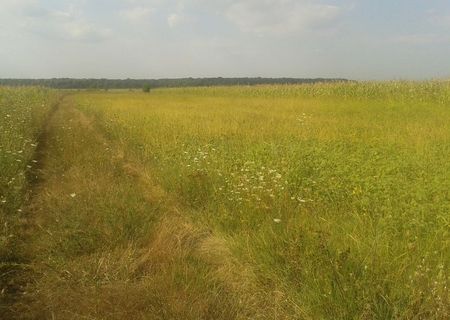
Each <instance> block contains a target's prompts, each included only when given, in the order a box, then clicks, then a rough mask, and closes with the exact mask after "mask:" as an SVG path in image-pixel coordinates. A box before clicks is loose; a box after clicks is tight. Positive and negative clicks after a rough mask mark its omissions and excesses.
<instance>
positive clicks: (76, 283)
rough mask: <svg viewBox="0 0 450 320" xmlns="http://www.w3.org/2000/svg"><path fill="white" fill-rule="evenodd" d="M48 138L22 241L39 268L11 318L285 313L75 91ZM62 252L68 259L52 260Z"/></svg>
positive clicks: (49, 125)
mask: <svg viewBox="0 0 450 320" xmlns="http://www.w3.org/2000/svg"><path fill="white" fill-rule="evenodd" d="M40 137H41V138H40V148H39V150H38V151H37V152H38V154H37V157H38V159H39V162H40V167H39V169H38V170H37V171H36V172H35V173H36V175H37V176H33V177H30V179H32V180H33V181H34V183H33V184H32V191H31V194H32V196H31V197H30V199H29V204H28V205H27V210H26V211H27V212H28V215H27V217H28V218H27V221H26V223H25V224H24V228H23V246H22V247H21V255H22V256H23V261H25V262H26V263H27V264H29V267H30V268H29V269H28V270H27V272H26V273H22V274H20V275H18V276H20V279H21V280H20V281H21V282H22V283H19V284H18V285H20V286H21V288H20V289H17V290H15V291H14V292H11V293H13V294H15V297H14V299H12V300H11V303H12V306H11V311H12V313H11V314H10V315H9V318H11V319H13V318H17V319H27V318H29V319H31V318H34V319H37V318H39V319H45V318H49V319H53V318H54V319H80V318H82V317H88V318H89V319H106V318H107V319H126V318H130V319H139V318H142V319H147V318H148V316H151V319H181V318H183V319H189V318H191V319H198V318H205V319H231V318H235V317H236V315H237V314H238V313H239V314H241V315H242V316H244V315H245V316H248V317H252V318H261V317H264V316H265V315H266V314H265V313H266V312H267V311H268V310H269V308H270V309H271V312H277V311H276V308H277V307H276V306H275V305H274V303H273V302H272V301H265V298H263V297H262V296H261V297H259V296H258V287H257V285H256V283H255V282H254V275H253V274H252V272H251V270H250V268H249V267H246V266H244V265H238V264H239V263H238V262H237V261H236V260H234V259H233V257H232V254H231V252H230V251H229V249H228V248H227V244H226V241H225V239H224V238H221V237H219V236H216V235H214V234H213V233H212V232H211V230H208V229H202V228H200V227H198V226H194V225H193V224H192V223H191V222H190V221H189V219H188V217H186V216H185V215H184V214H183V212H182V208H181V206H180V205H179V204H177V203H176V202H175V201H174V200H173V199H171V197H170V195H168V194H167V193H166V192H165V191H164V190H163V189H162V188H161V186H159V185H156V184H155V183H154V182H153V180H152V177H151V174H150V173H149V172H148V170H147V168H144V167H143V166H142V165H140V164H139V163H138V162H136V161H134V160H133V159H131V158H129V157H128V156H127V155H126V150H124V149H123V148H122V147H121V146H120V145H117V144H112V143H111V141H109V140H108V139H107V138H106V137H105V136H104V135H103V134H102V133H101V132H100V131H99V130H98V129H97V128H96V123H95V121H94V120H93V119H91V118H89V117H88V116H86V115H85V114H84V113H83V112H81V111H79V110H78V109H76V108H75V107H74V105H73V104H72V103H71V101H70V98H69V99H65V100H64V101H63V102H61V103H60V104H59V105H58V107H57V108H55V109H54V112H52V113H51V114H50V115H49V118H48V121H47V122H46V124H45V127H44V128H43V132H42V134H41V135H40ZM127 206H130V207H127ZM111 215H114V216H111ZM134 219H140V220H142V221H144V223H145V224H146V225H144V226H140V225H136V223H135V221H133V220H134ZM61 224H63V225H61ZM140 227H142V229H140ZM128 228H129V229H128ZM150 230H151V232H149V233H148V235H147V236H145V235H144V239H145V238H146V240H145V241H144V242H142V240H139V238H142V235H143V232H148V231H150ZM133 239H136V240H133ZM135 241H136V242H135ZM137 241H140V243H137ZM98 246H101V247H103V249H102V250H100V251H99V250H98ZM110 248H112V249H110ZM55 251H56V252H57V253H58V255H60V258H61V260H60V261H54V260H48V259H49V258H52V257H55V256H57V255H55V254H54V252H55ZM90 252H92V255H90V254H89V253H90ZM68 261H70V263H68ZM16 281H18V280H16ZM25 281H27V282H28V283H27V284H24V282H25ZM205 288H206V289H208V292H206V291H204V290H205ZM280 294H281V293H280ZM19 296H20V298H19ZM277 304H279V302H277ZM291 307H292V308H294V309H295V306H291ZM247 309H248V310H253V311H251V312H250V311H249V312H250V313H246V310H247ZM258 310H259V311H258ZM255 311H256V313H255Z"/></svg>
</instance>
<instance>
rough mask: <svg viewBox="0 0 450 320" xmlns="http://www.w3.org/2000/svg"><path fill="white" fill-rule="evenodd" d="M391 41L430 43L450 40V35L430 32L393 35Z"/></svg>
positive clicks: (407, 43) (417, 43)
mask: <svg viewBox="0 0 450 320" xmlns="http://www.w3.org/2000/svg"><path fill="white" fill-rule="evenodd" d="M390 42H392V43H396V44H403V45H430V44H439V43H446V42H450V37H449V36H442V35H437V34H430V33H429V34H426V33H420V34H406V35H400V36H395V37H392V38H390Z"/></svg>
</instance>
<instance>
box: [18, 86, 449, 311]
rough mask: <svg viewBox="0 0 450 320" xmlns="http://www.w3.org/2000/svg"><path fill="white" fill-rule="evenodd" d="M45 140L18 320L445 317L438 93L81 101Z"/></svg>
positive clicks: (444, 108)
mask: <svg viewBox="0 0 450 320" xmlns="http://www.w3.org/2000/svg"><path fill="white" fill-rule="evenodd" d="M50 131H51V139H50V140H49V148H48V150H46V154H47V156H46V158H45V165H44V174H43V176H44V178H45V183H44V186H43V187H42V190H41V192H40V194H39V195H38V196H36V197H35V199H34V200H33V205H32V207H33V208H34V213H35V216H36V217H37V221H36V222H37V224H38V225H39V226H41V227H40V228H37V229H36V230H35V235H34V238H33V241H32V243H31V246H32V248H34V250H35V251H36V255H35V262H34V263H33V268H34V269H35V270H36V279H35V281H34V283H33V284H31V285H30V288H29V291H30V292H32V294H31V296H32V300H33V303H31V304H30V305H29V306H28V307H26V308H23V307H22V308H19V309H18V310H21V311H22V314H23V315H27V316H28V317H29V318H33V316H34V317H36V315H40V317H41V318H51V317H53V316H55V317H57V318H58V319H77V318H83V317H84V318H92V319H105V318H108V319H123V318H130V319H177V318H186V319H447V318H448V316H449V306H450V300H449V289H448V288H449V284H450V283H449V273H448V270H449V263H450V241H449V239H450V234H449V213H450V162H449V161H448V160H449V159H450V83H448V82H424V83H410V82H385V83H345V84H324V85H302V86H258V87H212V88H180V89H155V90H152V92H151V93H136V92H133V93H130V92H109V93H105V92H82V93H76V94H74V95H72V96H70V97H69V98H68V99H67V100H66V102H65V103H64V106H63V108H61V110H60V111H58V112H57V114H56V115H55V116H54V118H53V120H52V127H51V130H50ZM112 300H114V303H111V302H110V301H112ZM24 317H25V316H24Z"/></svg>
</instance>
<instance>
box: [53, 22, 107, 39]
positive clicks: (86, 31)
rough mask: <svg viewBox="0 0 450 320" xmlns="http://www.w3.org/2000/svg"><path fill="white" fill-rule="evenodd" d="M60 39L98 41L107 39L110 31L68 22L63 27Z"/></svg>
mask: <svg viewBox="0 0 450 320" xmlns="http://www.w3.org/2000/svg"><path fill="white" fill-rule="evenodd" d="M62 31H63V32H62V33H61V34H60V36H61V37H63V38H65V39H70V40H77V41H88V42H89V41H99V40H104V39H107V38H109V37H110V36H111V35H112V31H111V30H110V29H108V28H101V27H98V26H95V25H93V24H89V23H86V22H82V21H76V22H70V23H66V24H64V25H63V30H62Z"/></svg>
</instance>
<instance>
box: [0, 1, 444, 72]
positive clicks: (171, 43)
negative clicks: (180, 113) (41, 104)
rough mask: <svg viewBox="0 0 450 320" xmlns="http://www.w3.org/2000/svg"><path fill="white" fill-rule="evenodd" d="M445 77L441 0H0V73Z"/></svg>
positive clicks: (442, 7)
mask: <svg viewBox="0 0 450 320" xmlns="http://www.w3.org/2000/svg"><path fill="white" fill-rule="evenodd" d="M219 76H221V77H246V76H249V77H258V76H261V77H299V78H315V77H328V78H348V79H357V80H385V79H396V80H397V79H417V80H420V79H431V78H450V0H317V1H315V0H0V78H52V77H75V78H116V79H119V78H120V79H124V78H179V77H219Z"/></svg>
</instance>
